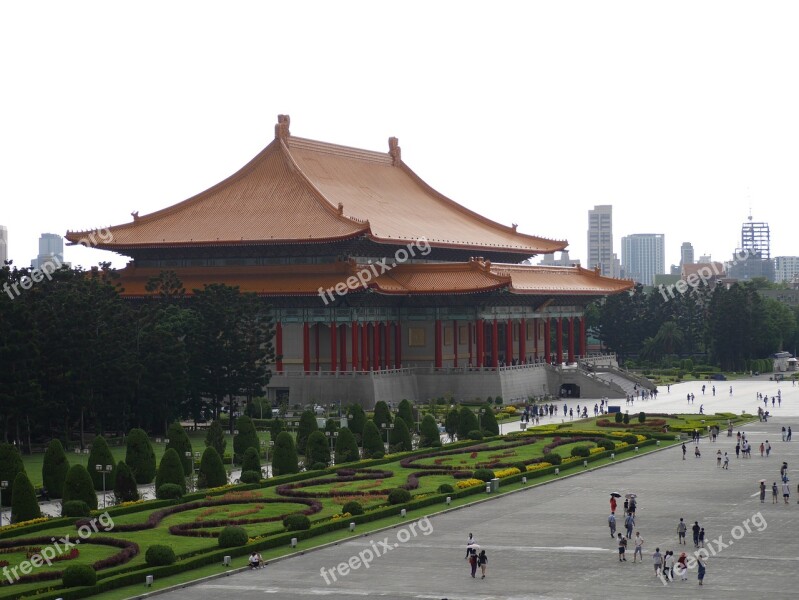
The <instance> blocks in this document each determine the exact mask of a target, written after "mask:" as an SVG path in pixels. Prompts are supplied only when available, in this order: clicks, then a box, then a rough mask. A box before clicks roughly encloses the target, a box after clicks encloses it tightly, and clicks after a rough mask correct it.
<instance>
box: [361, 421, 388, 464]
mask: <svg viewBox="0 0 799 600" xmlns="http://www.w3.org/2000/svg"><path fill="white" fill-rule="evenodd" d="M385 452H386V450H385V446H384V445H383V438H382V437H381V436H380V431H378V429H377V425H375V423H374V421H371V420H370V421H366V423H365V424H364V426H363V457H364V458H372V457H373V456H375V455H377V456H383V454H385Z"/></svg>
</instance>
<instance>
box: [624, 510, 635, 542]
mask: <svg viewBox="0 0 799 600" xmlns="http://www.w3.org/2000/svg"><path fill="white" fill-rule="evenodd" d="M624 527H625V528H626V529H627V539H628V540H630V539H632V537H633V528H635V517H633V513H632V512H630V513H629V514H628V515H627V518H626V519H624Z"/></svg>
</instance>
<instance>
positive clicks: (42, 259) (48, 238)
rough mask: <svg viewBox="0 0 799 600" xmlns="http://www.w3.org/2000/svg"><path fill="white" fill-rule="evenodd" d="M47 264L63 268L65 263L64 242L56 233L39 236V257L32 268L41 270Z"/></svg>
mask: <svg viewBox="0 0 799 600" xmlns="http://www.w3.org/2000/svg"><path fill="white" fill-rule="evenodd" d="M46 262H52V263H55V264H56V265H58V266H61V265H62V264H63V263H64V240H63V238H62V237H61V236H60V235H58V234H56V233H43V234H42V235H41V236H39V256H37V257H36V258H34V259H33V260H32V261H31V267H33V268H34V269H39V268H41V266H42V265H43V264H44V263H46Z"/></svg>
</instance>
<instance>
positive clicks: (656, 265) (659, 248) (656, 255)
mask: <svg viewBox="0 0 799 600" xmlns="http://www.w3.org/2000/svg"><path fill="white" fill-rule="evenodd" d="M665 247H666V244H665V236H664V235H663V234H662V233H634V234H632V235H628V236H625V237H623V238H621V268H622V270H623V271H624V275H625V277H628V278H630V279H633V280H635V281H637V282H639V283H642V284H644V285H653V284H654V281H655V275H662V274H664V273H665V272H666V251H665Z"/></svg>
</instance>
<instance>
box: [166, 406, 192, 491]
mask: <svg viewBox="0 0 799 600" xmlns="http://www.w3.org/2000/svg"><path fill="white" fill-rule="evenodd" d="M167 437H168V438H169V443H168V444H167V445H166V449H167V450H169V449H170V448H171V449H173V450H174V451H175V452H177V455H178V457H179V458H180V464H181V466H182V467H183V473H184V474H189V473H193V472H194V451H193V450H192V447H191V440H190V439H189V436H188V435H187V434H186V430H185V429H183V425H181V424H180V423H179V422H178V421H175V422H173V423H172V424H171V425H170V426H169V429H168V430H167ZM184 492H185V490H184Z"/></svg>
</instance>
